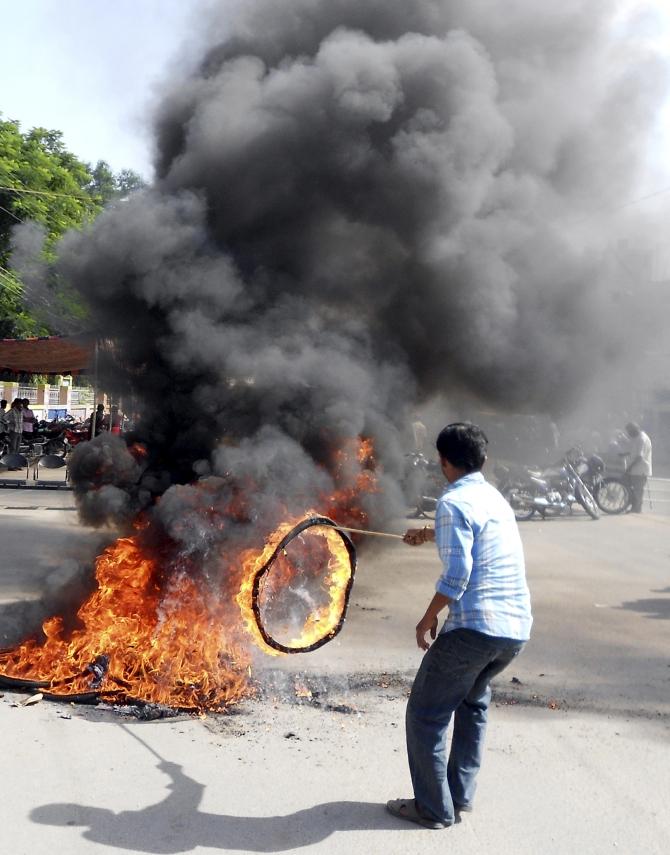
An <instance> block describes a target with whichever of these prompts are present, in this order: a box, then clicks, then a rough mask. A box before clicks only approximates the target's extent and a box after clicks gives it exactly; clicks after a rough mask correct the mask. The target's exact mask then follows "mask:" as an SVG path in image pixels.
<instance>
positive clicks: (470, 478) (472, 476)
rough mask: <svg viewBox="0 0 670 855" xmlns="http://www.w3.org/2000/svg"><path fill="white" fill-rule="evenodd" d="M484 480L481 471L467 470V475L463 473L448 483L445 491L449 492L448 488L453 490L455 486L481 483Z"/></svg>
mask: <svg viewBox="0 0 670 855" xmlns="http://www.w3.org/2000/svg"><path fill="white" fill-rule="evenodd" d="M485 480H486V479H485V478H484V476H483V475H482V473H481V471H479V472H468V474H467V475H463V476H462V477H461V478H459V479H458V480H457V481H454V482H453V483H451V484H448V485H447V490H446V492H449V490H455V489H456V487H464V486H465V485H466V484H483V483H484V481H485Z"/></svg>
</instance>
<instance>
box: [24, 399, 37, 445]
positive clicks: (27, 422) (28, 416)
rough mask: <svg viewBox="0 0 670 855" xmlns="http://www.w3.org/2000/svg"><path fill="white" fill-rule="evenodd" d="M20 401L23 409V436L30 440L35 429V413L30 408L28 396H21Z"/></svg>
mask: <svg viewBox="0 0 670 855" xmlns="http://www.w3.org/2000/svg"><path fill="white" fill-rule="evenodd" d="M21 403H22V404H23V411H22V413H21V415H22V417H23V438H24V439H25V440H26V441H30V440H32V438H33V433H34V431H35V413H33V411H32V410H31V409H30V401H29V400H28V398H23V400H22V401H21Z"/></svg>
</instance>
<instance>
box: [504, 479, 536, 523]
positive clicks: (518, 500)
mask: <svg viewBox="0 0 670 855" xmlns="http://www.w3.org/2000/svg"><path fill="white" fill-rule="evenodd" d="M503 496H504V497H505V498H506V499H507V502H508V503H509V505H510V507H511V508H512V510H513V511H514V516H515V517H516V519H517V520H519V521H522V520H529V519H530V518H531V517H532V516H533V514H534V513H535V504H534V501H533V498H534V497H533V493H532V492H531V491H530V490H528V489H526V488H524V487H510V488H509V489H507V490H505V492H504V493H503Z"/></svg>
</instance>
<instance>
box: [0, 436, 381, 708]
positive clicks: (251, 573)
mask: <svg viewBox="0 0 670 855" xmlns="http://www.w3.org/2000/svg"><path fill="white" fill-rule="evenodd" d="M330 469H331V474H332V476H333V481H334V483H336V484H337V490H335V491H334V492H333V493H332V494H331V495H328V496H323V497H322V501H321V502H320V504H322V505H323V506H324V508H325V509H326V513H327V515H328V516H330V517H332V518H333V519H335V520H337V521H339V522H341V523H342V524H343V525H344V524H347V523H349V522H351V521H356V522H357V523H359V524H360V523H364V522H365V521H366V520H367V515H366V514H365V512H364V511H363V510H361V509H360V508H359V507H358V501H359V499H360V495H361V493H363V492H370V491H373V490H374V489H376V481H375V476H374V463H373V457H372V444H371V443H370V442H369V441H368V440H360V441H359V442H358V443H352V444H351V445H350V446H349V447H347V448H346V449H341V450H340V451H339V452H337V453H336V455H335V459H334V461H333V465H332V467H330ZM199 486H200V485H199ZM201 489H207V488H206V486H202V487H201ZM252 500H253V494H252V493H250V492H248V491H247V492H246V493H245V494H242V493H240V495H238V496H236V498H235V500H234V503H233V504H234V507H233V506H232V505H231V507H230V508H228V509H226V512H227V516H228V520H229V522H232V524H234V522H235V520H238V519H241V518H246V517H247V513H246V510H247V509H248V508H249V507H251V505H252ZM240 509H241V510H240ZM306 515H309V516H318V515H321V514H319V513H317V512H315V511H312V510H310V511H307V512H306ZM299 521H300V518H298V517H295V518H291V519H289V520H287V521H285V522H283V523H282V524H281V525H279V526H278V527H277V529H276V530H275V531H274V532H273V533H272V534H271V535H270V537H269V538H268V539H267V541H266V543H265V544H264V546H263V547H262V548H261V549H243V550H242V549H241V550H240V551H239V553H238V554H232V555H231V554H226V555H221V556H220V560H221V564H222V566H224V567H225V568H226V572H225V573H222V574H221V575H222V577H223V578H224V580H225V582H224V583H223V587H222V589H216V590H213V588H212V584H211V582H210V581H208V577H207V575H206V574H205V573H203V572H202V571H201V568H200V567H199V566H196V563H195V559H193V558H189V557H188V556H184V555H182V554H179V553H178V551H177V550H176V547H174V546H173V545H163V547H161V548H156V547H152V548H149V547H148V546H147V544H148V543H151V542H152V534H153V532H152V523H151V522H150V517H149V516H148V515H146V516H143V517H141V518H138V519H137V520H136V521H135V529H136V532H137V533H136V534H135V535H134V536H132V537H125V538H120V539H119V540H117V541H116V542H115V543H113V544H112V545H111V546H109V547H108V548H107V549H106V550H105V551H104V552H103V553H102V554H101V555H100V556H99V557H98V558H97V559H96V564H95V578H96V582H97V588H96V590H95V591H94V592H93V593H92V594H91V595H90V596H89V597H88V599H86V600H85V602H84V603H83V604H82V605H81V607H80V608H79V610H78V611H77V615H76V621H75V625H74V628H73V626H72V622H70V623H66V621H65V620H64V619H63V618H62V617H59V616H56V617H51V618H49V619H48V620H46V621H45V622H44V624H43V627H42V630H43V635H44V638H42V639H37V638H32V639H28V640H26V641H24V642H23V643H22V644H20V645H18V646H17V647H15V648H13V649H11V650H7V651H3V652H2V653H0V674H3V675H5V676H7V677H10V678H15V679H22V680H26V681H29V682H32V683H38V684H39V688H40V689H41V690H43V691H44V692H50V693H52V694H55V695H58V696H64V697H72V696H75V695H80V694H86V693H91V692H96V693H97V694H98V696H99V697H100V698H101V699H102V700H106V701H109V702H118V701H128V700H137V701H142V702H151V703H159V704H163V705H166V706H172V707H176V708H180V709H192V710H204V709H211V710H222V709H226V708H227V707H229V706H230V705H231V704H234V703H236V702H237V701H239V700H240V699H242V698H244V697H246V696H249V695H250V694H252V693H253V691H254V688H253V684H252V681H251V662H252V657H251V651H250V645H249V641H250V640H253V641H254V642H255V643H256V644H257V645H258V647H260V648H261V650H263V651H264V652H265V653H268V654H271V655H277V654H278V651H277V650H275V649H274V648H272V647H270V646H268V644H267V643H266V642H265V640H264V639H263V636H262V635H261V633H260V632H259V630H258V626H257V624H256V620H255V617H254V613H253V608H252V592H253V582H254V577H255V576H256V574H257V573H258V572H259V571H260V569H261V568H262V567H263V566H264V565H265V564H267V562H268V561H269V560H270V558H271V556H272V555H273V553H274V551H275V550H276V548H277V545H278V544H279V543H280V541H281V540H282V538H283V537H284V536H285V535H286V534H287V533H288V532H289V531H290V530H291V529H292V528H293V527H294V526H295V525H296V523H298V522H299ZM202 522H203V526H204V525H211V526H215V525H216V526H218V525H220V518H219V521H218V522H217V519H215V518H214V517H212V518H211V519H210V518H208V517H207V515H206V514H205V515H204V519H203V520H202ZM292 544H293V545H292V546H291V545H290V544H289V545H287V548H286V550H285V551H284V553H282V554H281V555H279V556H277V559H276V560H275V561H274V563H273V565H272V567H271V569H270V570H268V572H267V573H266V575H265V577H264V579H265V582H264V585H263V591H262V598H263V602H264V604H265V605H266V606H271V605H272V603H273V602H275V601H277V600H280V599H281V597H282V596H283V594H284V592H285V590H287V589H288V588H290V586H291V585H292V584H293V583H294V582H296V580H298V581H300V579H302V580H303V581H304V580H305V579H308V581H310V582H311V583H312V584H315V587H316V590H317V592H318V595H319V596H318V602H316V603H315V604H314V607H313V608H310V609H309V611H308V612H307V614H306V615H305V616H304V619H303V620H302V625H301V627H300V629H299V631H298V632H297V634H296V635H295V637H293V638H291V639H290V640H289V641H288V642H287V643H286V646H287V647H289V648H296V649H298V648H304V647H308V646H309V645H310V644H312V643H314V642H315V641H318V640H320V639H322V638H328V637H329V636H332V634H333V632H334V630H335V629H336V628H337V626H338V624H339V621H340V618H341V616H342V613H343V609H344V607H345V604H346V593H347V590H348V584H349V582H350V576H351V564H350V561H349V554H348V551H347V549H346V547H345V545H344V543H343V541H342V538H341V537H340V535H339V534H338V533H337V532H336V531H335V530H334V529H333V528H332V527H327V526H320V527H318V528H317V527H313V528H309V529H306V530H305V531H304V532H303V533H302V534H301V535H300V536H299V537H298V538H296V539H295V541H292ZM289 552H290V553H291V555H293V556H294V558H295V557H297V559H299V560H294V558H291V556H290V555H289ZM240 613H241V618H242V619H241V620H240Z"/></svg>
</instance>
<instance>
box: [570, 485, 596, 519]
mask: <svg viewBox="0 0 670 855" xmlns="http://www.w3.org/2000/svg"><path fill="white" fill-rule="evenodd" d="M575 498H576V499H577V501H578V502H579V504H580V505H581V506H582V507H583V508H584V510H585V511H586V513H587V514H588V515H589V516H590V517H591V519H593V520H597V519H600V511H599V510H598V505H596V500H595V499H594V498H593V496H592V495H591V493H589V491H588V489H587V488H586V487H585V485H584V484H579V483H577V484H575Z"/></svg>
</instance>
